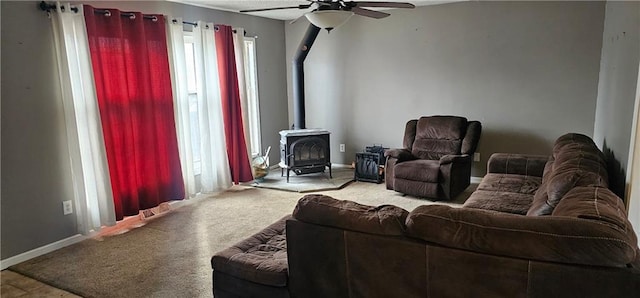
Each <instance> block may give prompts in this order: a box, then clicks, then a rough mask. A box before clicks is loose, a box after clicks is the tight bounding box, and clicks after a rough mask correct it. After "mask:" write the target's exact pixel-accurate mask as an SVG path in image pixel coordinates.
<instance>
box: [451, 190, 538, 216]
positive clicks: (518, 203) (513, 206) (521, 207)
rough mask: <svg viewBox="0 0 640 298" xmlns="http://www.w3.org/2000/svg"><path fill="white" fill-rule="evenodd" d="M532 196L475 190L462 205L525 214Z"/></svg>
mask: <svg viewBox="0 0 640 298" xmlns="http://www.w3.org/2000/svg"><path fill="white" fill-rule="evenodd" d="M532 199H533V196H532V195H530V194H522V193H515V192H505V191H493V190H476V191H474V192H473V193H472V194H471V196H469V198H468V199H467V201H465V202H464V205H462V206H463V207H464V208H475V209H483V210H491V211H499V212H505V213H512V214H526V213H527V211H528V210H529V207H530V206H531V201H532Z"/></svg>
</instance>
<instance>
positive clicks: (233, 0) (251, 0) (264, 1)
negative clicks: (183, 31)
mask: <svg viewBox="0 0 640 298" xmlns="http://www.w3.org/2000/svg"><path fill="white" fill-rule="evenodd" d="M169 1H172V2H180V3H186V4H191V5H196V6H202V7H206V8H213V9H218V10H225V11H233V12H238V11H240V10H245V9H259V8H271V7H286V6H298V5H301V4H308V3H309V1H305V0H169ZM366 1H375V2H382V1H385V0H366ZM387 1H391V2H409V3H413V4H414V5H415V6H426V5H435V4H442V3H449V2H459V1H466V0H449V1H437V0H417V1H416V0H407V1H404V0H387ZM309 11H311V9H305V10H301V9H295V8H294V9H283V10H272V11H261V12H251V13H246V14H249V15H253V16H259V17H265V18H270V19H276V20H285V21H287V20H293V19H296V18H298V17H300V16H301V15H303V14H304V13H305V12H309Z"/></svg>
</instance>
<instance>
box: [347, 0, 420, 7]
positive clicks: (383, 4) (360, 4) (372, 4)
mask: <svg viewBox="0 0 640 298" xmlns="http://www.w3.org/2000/svg"><path fill="white" fill-rule="evenodd" d="M347 3H349V2H347ZM351 3H353V4H355V7H392V8H415V7H416V6H415V5H413V4H411V3H407V2H372V1H351Z"/></svg>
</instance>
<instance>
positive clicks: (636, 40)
mask: <svg viewBox="0 0 640 298" xmlns="http://www.w3.org/2000/svg"><path fill="white" fill-rule="evenodd" d="M639 63H640V2H617V1H614V2H612V1H610V2H607V5H606V16H605V23H604V34H603V36H602V60H601V62H600V83H599V85H598V100H597V110H596V118H595V128H594V133H593V135H594V140H595V141H596V142H597V143H598V145H599V146H600V148H602V149H603V151H604V152H605V155H606V156H607V158H608V162H609V165H610V167H611V168H610V169H609V178H610V180H611V181H612V182H613V183H612V185H611V187H612V188H613V190H614V191H615V192H616V193H617V194H618V195H619V196H620V197H623V196H624V190H625V181H626V177H625V176H626V174H627V173H626V171H627V169H628V165H629V164H628V162H629V145H630V141H631V132H632V122H633V108H634V102H635V96H636V88H637V83H638V64H639Z"/></svg>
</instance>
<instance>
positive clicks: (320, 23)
mask: <svg viewBox="0 0 640 298" xmlns="http://www.w3.org/2000/svg"><path fill="white" fill-rule="evenodd" d="M352 15H353V12H351V11H344V10H318V11H314V12H310V13H307V14H305V16H306V17H307V19H308V20H309V22H311V24H313V25H315V26H316V27H318V28H321V29H327V31H331V29H334V28H336V27H338V26H340V25H342V24H344V23H346V22H347V21H348V20H349V18H351V16H352Z"/></svg>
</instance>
